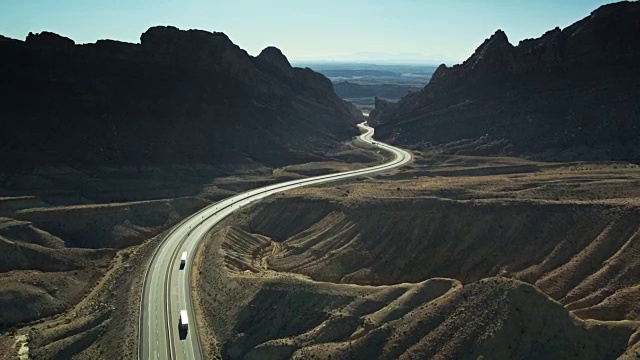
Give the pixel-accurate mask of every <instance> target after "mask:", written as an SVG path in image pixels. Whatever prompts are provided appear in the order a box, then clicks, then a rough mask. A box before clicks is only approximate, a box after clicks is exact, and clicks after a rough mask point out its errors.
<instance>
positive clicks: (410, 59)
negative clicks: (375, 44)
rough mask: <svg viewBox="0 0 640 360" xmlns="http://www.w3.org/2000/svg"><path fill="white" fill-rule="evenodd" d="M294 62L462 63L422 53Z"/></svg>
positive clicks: (360, 54) (362, 54)
mask: <svg viewBox="0 0 640 360" xmlns="http://www.w3.org/2000/svg"><path fill="white" fill-rule="evenodd" d="M294 62H305V63H309V62H320V63H326V62H328V63H331V62H356V63H372V64H382V65H384V64H399V65H401V64H414V65H436V66H437V65H440V64H446V65H453V64H457V63H459V62H460V61H459V60H458V59H454V58H452V57H449V56H446V55H424V54H421V53H397V54H393V53H386V52H375V51H369V52H356V53H352V54H346V55H336V56H331V57H323V58H307V59H295V60H294Z"/></svg>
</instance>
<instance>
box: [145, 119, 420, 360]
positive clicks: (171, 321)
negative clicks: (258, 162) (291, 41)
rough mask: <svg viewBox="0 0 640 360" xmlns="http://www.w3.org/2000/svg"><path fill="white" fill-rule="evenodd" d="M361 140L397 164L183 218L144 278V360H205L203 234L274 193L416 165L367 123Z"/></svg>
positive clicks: (312, 181) (245, 196)
mask: <svg viewBox="0 0 640 360" xmlns="http://www.w3.org/2000/svg"><path fill="white" fill-rule="evenodd" d="M358 126H359V127H360V128H362V129H364V130H365V133H363V134H362V135H360V139H361V140H362V141H365V142H368V143H371V144H374V145H376V146H378V147H380V148H383V149H385V150H388V151H390V152H391V153H393V155H394V159H393V160H391V161H389V162H387V163H385V164H382V165H377V166H373V167H369V168H365V169H360V170H353V171H346V172H342V173H335V174H328V175H322V176H316V177H311V178H306V179H300V180H292V181H287V182H283V183H279V184H273V185H269V186H265V187H261V188H257V189H253V190H249V191H246V192H244V193H241V194H238V195H235V196H232V197H230V198H227V199H225V200H222V201H219V202H217V203H215V204H212V205H210V206H208V207H206V208H204V209H202V210H200V211H199V212H197V213H195V214H193V215H191V216H190V217H188V218H186V219H184V220H183V221H182V222H180V223H179V224H178V225H176V226H175V227H174V228H173V229H172V230H171V231H170V232H169V234H168V235H167V236H166V237H165V239H164V240H163V242H162V243H161V244H160V246H159V247H158V248H157V249H156V251H155V253H154V254H153V258H152V260H151V263H150V264H149V267H148V268H147V272H146V274H145V279H144V284H143V290H142V298H141V301H140V318H139V322H140V323H139V332H140V333H139V338H138V358H139V359H196V360H201V359H204V358H205V357H204V355H203V353H202V348H201V346H200V338H199V337H198V329H197V328H196V326H195V325H196V319H195V315H194V312H193V304H192V299H191V263H192V260H193V256H194V254H195V251H196V249H197V247H198V245H199V243H200V240H202V239H203V238H204V235H205V234H206V233H207V232H208V231H209V230H210V229H211V228H212V227H213V226H215V225H216V224H217V223H218V222H220V221H221V220H222V219H224V218H225V217H226V216H228V215H229V214H231V213H232V212H234V211H236V210H237V209H239V208H241V207H243V206H246V205H248V204H250V203H252V202H254V201H257V200H260V199H262V198H265V197H267V196H270V195H273V194H275V193H278V192H281V191H285V190H290V189H295V188H298V187H301V186H308V185H316V184H322V183H326V182H330V181H336V180H342V179H347V178H350V177H356V176H364V175H374V174H377V173H381V172H384V171H387V170H390V169H393V168H396V167H399V166H402V165H404V164H406V163H408V162H409V161H411V154H409V153H408V152H407V151H405V150H402V149H399V148H396V147H393V146H391V145H387V144H384V143H380V142H377V141H373V132H374V130H373V128H371V127H368V126H366V125H365V123H362V124H359V125H358ZM185 251H186V252H187V254H188V258H187V264H186V266H185V268H184V270H180V268H179V265H180V256H181V255H182V253H183V252H185ZM185 309H186V310H187V313H188V315H189V331H188V332H187V335H186V337H185V338H184V339H180V334H179V331H178V323H179V319H178V318H179V314H180V310H185Z"/></svg>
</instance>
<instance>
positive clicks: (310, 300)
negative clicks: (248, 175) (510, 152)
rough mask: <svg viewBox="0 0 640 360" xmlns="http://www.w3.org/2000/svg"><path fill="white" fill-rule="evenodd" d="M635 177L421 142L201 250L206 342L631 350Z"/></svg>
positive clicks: (422, 352) (602, 354) (235, 349)
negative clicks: (365, 175) (389, 167)
mask: <svg viewBox="0 0 640 360" xmlns="http://www.w3.org/2000/svg"><path fill="white" fill-rule="evenodd" d="M391 180H394V181H391ZM639 181H640V167H638V166H636V165H631V164H626V163H613V162H612V163H564V164H563V163H537V162H532V161H526V160H520V159H513V158H479V157H465V156H446V155H427V154H420V155H418V156H417V157H416V161H415V162H414V164H413V165H411V166H410V167H409V168H408V169H405V170H402V171H400V172H398V173H396V174H393V175H389V176H379V177H377V178H375V179H362V181H360V182H357V183H352V184H342V185H338V186H335V185H334V186H326V187H320V188H309V189H298V190H295V191H292V192H290V193H287V194H282V195H280V196H274V197H272V198H270V199H267V200H266V201H263V202H261V203H259V204H256V205H254V206H252V207H251V208H250V209H248V210H246V211H244V212H242V213H241V214H240V215H238V216H236V217H235V218H234V219H232V220H229V221H228V222H227V224H226V226H224V227H221V228H219V230H218V231H217V232H216V233H214V234H212V238H211V242H210V243H209V244H208V245H207V246H206V249H205V250H204V251H203V253H202V259H201V264H202V265H201V266H202V270H201V274H200V277H199V279H198V284H199V289H200V296H201V299H200V303H201V305H202V309H203V311H204V318H205V322H204V324H203V326H206V327H210V328H211V329H213V331H212V333H211V334H209V336H210V337H211V338H215V339H216V341H217V342H215V344H214V345H212V347H211V348H210V351H221V353H222V355H223V357H228V358H231V359H233V358H247V359H258V358H265V357H269V358H281V359H286V358H290V357H292V358H310V357H317V358H344V359H347V358H359V359H368V358H385V359H392V358H415V357H418V358H451V357H452V358H469V359H476V358H478V356H484V357H485V358H576V359H577V358H617V357H619V356H623V354H624V353H625V352H626V355H625V356H628V357H629V358H633V356H637V355H638V345H637V344H636V341H637V334H636V335H634V333H636V331H637V328H638V325H640V308H638V306H637V302H636V301H634V300H633V299H635V298H637V297H638V296H640V293H638V284H639V283H640V278H639V277H638V274H640V272H639V271H638V268H639V266H640V255H639V253H638V250H637V247H638V246H639V245H638V244H640V233H639V231H640V220H639V219H640V216H638V215H640V190H638V186H637V185H638V184H639ZM213 309H216V310H213ZM221 309H223V311H221ZM216 349H217V350H216ZM634 354H635V355H634Z"/></svg>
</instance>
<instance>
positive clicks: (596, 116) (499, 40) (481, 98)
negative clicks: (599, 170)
mask: <svg viewBox="0 0 640 360" xmlns="http://www.w3.org/2000/svg"><path fill="white" fill-rule="evenodd" d="M639 118H640V3H637V2H633V3H632V2H621V3H615V4H610V5H605V6H602V7H600V8H599V9H597V10H595V11H594V12H592V13H591V15H590V16H588V17H586V18H584V19H582V20H580V21H578V22H576V23H575V24H573V25H571V26H569V27H567V28H565V29H562V30H561V29H559V28H555V29H553V30H551V31H548V32H547V33H545V34H544V35H542V36H541V37H540V38H538V39H528V40H523V41H521V42H520V43H519V44H518V45H517V46H513V45H511V44H510V43H509V41H508V39H507V35H506V34H505V33H504V32H503V31H501V30H498V31H497V32H496V33H495V34H493V35H492V36H491V37H490V38H489V39H487V40H485V41H484V42H483V43H482V44H481V45H480V46H479V47H478V48H477V49H476V51H475V52H474V53H473V55H471V57H469V58H468V59H467V60H466V61H465V62H464V63H462V64H460V65H456V66H453V67H451V68H449V67H447V66H445V65H441V66H440V67H439V68H438V69H437V71H436V72H435V73H434V75H433V77H432V78H431V81H430V82H429V84H427V86H425V87H424V89H423V90H422V91H421V92H419V93H415V94H410V95H408V96H406V97H404V98H403V99H402V100H400V101H399V102H398V103H396V104H390V103H386V102H383V101H378V102H377V107H376V110H375V111H374V112H372V114H371V122H372V123H374V124H376V125H378V128H377V129H376V134H377V135H378V136H379V137H382V138H383V139H386V140H391V141H394V142H396V143H398V144H405V145H413V146H416V147H419V148H425V147H431V146H434V145H435V146H443V147H444V149H445V150H447V151H450V152H457V153H475V154H478V153H482V154H487V153H488V154H493V153H510V154H520V155H529V156H534V157H538V158H542V159H554V160H575V159H592V160H596V159H612V160H626V161H632V162H640V148H639V147H638V145H639V144H640V121H639V120H638V119H639Z"/></svg>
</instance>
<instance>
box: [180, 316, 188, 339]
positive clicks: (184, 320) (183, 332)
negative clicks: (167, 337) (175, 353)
mask: <svg viewBox="0 0 640 360" xmlns="http://www.w3.org/2000/svg"><path fill="white" fill-rule="evenodd" d="M187 331H189V317H188V316H187V310H180V319H179V320H178V337H179V338H180V340H184V339H186V338H187Z"/></svg>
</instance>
